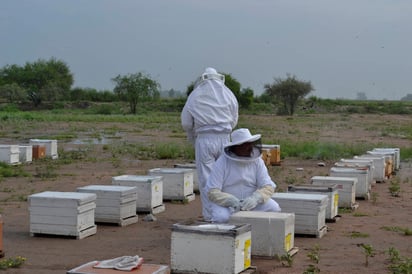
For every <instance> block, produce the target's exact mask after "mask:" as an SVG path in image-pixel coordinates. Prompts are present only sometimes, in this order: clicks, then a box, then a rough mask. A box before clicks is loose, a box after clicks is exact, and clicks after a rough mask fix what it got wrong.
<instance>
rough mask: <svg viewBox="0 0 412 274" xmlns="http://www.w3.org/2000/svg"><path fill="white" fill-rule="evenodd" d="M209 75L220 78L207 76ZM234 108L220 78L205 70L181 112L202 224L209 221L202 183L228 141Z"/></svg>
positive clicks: (234, 101)
mask: <svg viewBox="0 0 412 274" xmlns="http://www.w3.org/2000/svg"><path fill="white" fill-rule="evenodd" d="M210 75H211V76H221V77H222V78H220V79H219V78H218V77H207V76H210ZM203 76H205V77H203ZM238 108H239V106H238V102H237V99H236V97H235V96H234V94H233V93H232V91H231V90H230V89H229V88H227V87H226V86H225V84H224V80H223V75H220V74H218V73H217V72H216V70H215V69H212V68H207V69H206V70H205V73H204V74H203V75H202V77H201V81H200V82H199V83H198V85H197V86H196V88H195V89H194V90H193V91H192V93H191V94H190V95H189V97H188V99H187V101H186V104H185V106H184V107H183V110H182V113H181V122H182V127H183V129H184V130H185V131H186V134H187V137H188V140H189V141H190V142H192V143H194V145H195V158H196V159H195V160H196V169H197V174H198V180H199V191H200V198H201V201H202V215H203V218H204V220H206V221H209V220H210V214H209V213H208V212H207V208H208V203H209V199H208V197H207V192H206V191H205V186H206V180H207V177H208V176H209V173H210V170H211V167H212V165H213V163H214V162H215V161H216V160H217V158H218V157H219V156H220V154H221V153H222V151H223V147H224V145H225V144H227V143H228V142H229V141H230V133H231V132H232V129H233V128H234V127H235V126H236V124H237V121H238Z"/></svg>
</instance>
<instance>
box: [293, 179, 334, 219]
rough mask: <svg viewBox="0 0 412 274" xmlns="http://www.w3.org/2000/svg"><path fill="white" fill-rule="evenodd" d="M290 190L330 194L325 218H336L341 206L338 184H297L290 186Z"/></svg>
mask: <svg viewBox="0 0 412 274" xmlns="http://www.w3.org/2000/svg"><path fill="white" fill-rule="evenodd" d="M288 192H293V193H307V194H323V195H327V196H328V203H327V206H326V212H325V218H326V220H334V219H335V218H336V216H337V215H338V207H339V192H338V187H337V185H330V186H317V185H297V186H288Z"/></svg>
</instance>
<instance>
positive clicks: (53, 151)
mask: <svg viewBox="0 0 412 274" xmlns="http://www.w3.org/2000/svg"><path fill="white" fill-rule="evenodd" d="M29 144H30V145H32V146H34V145H40V146H45V147H46V157H51V158H52V159H57V158H58V157H59V156H58V153H57V140H47V139H30V141H29Z"/></svg>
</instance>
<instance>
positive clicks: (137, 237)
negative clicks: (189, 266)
mask: <svg viewBox="0 0 412 274" xmlns="http://www.w3.org/2000/svg"><path fill="white" fill-rule="evenodd" d="M405 117H406V118H405ZM352 118H353V119H356V120H357V121H358V120H359V119H364V120H365V119H371V121H376V120H377V119H379V120H380V121H385V120H386V121H389V120H393V119H397V118H396V117H394V116H388V117H386V116H384V117H382V116H379V117H377V116H367V117H365V116H361V117H359V116H357V117H352ZM399 119H406V121H404V122H405V123H409V124H412V123H411V121H412V118H411V117H410V116H401V117H399ZM278 123H279V122H278ZM67 126H68V125H62V124H56V125H52V124H48V125H47V126H45V127H44V128H43V129H42V130H44V131H45V132H50V133H53V134H56V132H58V131H59V130H63V129H64V128H66V127H67ZM111 126H112V125H111ZM94 127H98V126H96V125H94ZM101 127H102V128H103V127H107V125H104V126H101ZM118 127H119V128H120V129H121V127H122V126H121V125H118ZM278 128H279V131H282V130H286V129H285V128H287V122H286V124H285V125H283V124H280V123H279V124H278ZM327 129H328V130H327ZM3 130H10V129H5V128H3ZM37 130H38V128H37ZM300 131H301V132H308V131H313V128H311V129H307V130H305V129H302V128H300ZM39 134H40V133H39V132H36V129H28V132H27V134H26V136H33V137H36V136H38V135H39ZM42 134H43V135H44V132H42ZM135 134H137V135H139V136H129V138H128V141H130V142H133V141H146V140H149V139H153V138H154V139H156V138H158V139H162V138H166V137H164V134H156V135H153V134H152V135H150V134H149V135H147V134H146V135H144V134H142V133H141V132H140V133H135ZM153 136H156V137H153ZM162 136H163V137H162ZM123 138H124V137H123ZM319 139H321V140H328V141H330V140H334V141H336V140H342V142H343V141H348V140H353V142H358V141H359V140H370V141H371V142H372V141H373V140H381V141H384V142H385V143H392V144H394V146H396V145H397V146H405V145H408V144H409V146H410V144H411V143H410V141H408V140H405V139H404V138H398V137H396V136H395V137H394V136H388V135H385V136H383V137H382V135H379V136H376V135H374V134H372V133H371V132H370V131H365V129H364V128H362V127H361V126H359V127H355V126H353V127H352V128H351V129H347V128H346V129H345V130H342V131H340V130H339V129H336V128H330V127H325V130H324V133H323V135H322V136H320V137H319ZM1 140H2V141H3V143H12V142H13V139H12V138H2V139H1ZM152 141H153V140H152ZM82 146H83V145H75V144H72V143H59V149H63V150H66V151H70V150H78V149H79V147H82ZM87 148H88V149H89V150H88V152H87V153H88V157H89V158H90V157H93V158H95V159H96V160H95V161H90V160H88V161H82V160H81V159H80V160H79V161H76V162H73V163H70V164H64V165H59V167H58V171H57V172H58V176H57V177H55V178H44V176H43V178H40V177H36V176H30V177H18V178H3V179H2V180H1V181H0V201H1V203H0V206H1V209H2V213H1V214H2V217H3V222H4V224H3V251H4V252H5V254H6V258H10V257H15V256H23V257H25V258H27V261H26V262H25V263H24V264H23V265H22V266H21V267H20V268H16V269H8V270H6V271H5V272H6V273H13V274H15V273H22V274H23V273H42V274H49V273H66V271H67V270H69V269H72V268H74V267H76V266H78V265H81V264H84V263H86V262H89V261H93V260H104V259H109V258H114V257H118V256H123V255H136V254H137V255H139V256H142V257H143V258H144V260H145V262H147V263H154V264H165V265H169V264H170V236H171V230H170V227H171V225H172V224H174V223H177V222H182V221H185V220H188V219H197V218H198V217H199V216H200V212H201V210H200V199H199V197H198V196H197V197H196V199H195V200H194V201H191V202H189V203H187V204H184V203H171V202H165V206H166V210H165V211H164V212H161V213H159V214H156V215H155V216H156V218H157V220H156V221H154V222H146V221H143V218H144V215H139V221H138V222H137V223H136V224H132V225H129V226H124V227H120V226H117V225H107V224H98V226H97V233H96V234H95V235H92V236H90V237H87V238H84V239H81V240H76V239H73V238H67V237H60V236H57V237H56V236H41V237H32V236H30V233H29V211H28V203H27V200H26V199H25V197H27V195H29V194H32V193H38V192H41V191H45V190H54V191H76V188H77V187H79V186H85V185H90V184H107V185H109V184H111V178H112V177H113V176H117V175H120V174H146V172H147V170H148V169H151V168H156V167H173V164H175V163H176V162H175V161H173V160H135V159H127V158H121V160H120V162H115V163H114V162H113V161H108V160H107V159H111V157H112V156H111V155H110V154H109V153H108V151H107V150H105V149H103V145H101V144H96V145H87ZM318 162H319V161H315V160H300V159H293V158H287V159H283V161H282V163H281V165H280V166H270V167H269V171H270V174H271V175H272V177H273V179H274V180H275V181H276V182H277V183H278V187H279V189H282V190H285V188H286V187H287V182H288V181H290V180H291V178H292V179H293V180H294V181H295V182H296V183H305V182H306V183H307V182H309V178H310V177H311V176H315V175H326V174H327V173H328V170H329V168H330V167H331V166H332V165H333V163H334V162H333V161H330V162H325V164H326V165H325V166H324V167H321V166H318V164H317V163H318ZM297 168H303V171H298V170H297ZM24 169H25V170H26V171H27V172H29V173H30V174H34V175H36V174H37V175H39V174H40V173H47V170H49V171H50V172H53V170H54V169H52V168H51V167H50V163H47V162H41V163H40V162H36V161H35V162H33V163H32V164H29V165H27V166H24ZM393 178H398V179H399V181H400V186H401V193H400V196H399V197H393V196H392V195H391V193H390V192H389V185H390V180H391V179H389V180H387V181H386V182H385V183H379V184H375V185H374V186H373V188H372V195H371V196H372V197H374V198H373V199H370V200H358V201H357V202H358V203H359V207H358V208H357V209H356V210H354V211H353V212H342V213H340V215H341V218H340V219H339V220H338V221H337V222H335V223H327V226H328V231H327V233H326V235H325V236H323V237H322V238H316V237H295V239H294V240H295V247H297V248H298V249H299V251H298V252H297V253H296V254H295V255H294V256H293V258H292V261H293V263H292V266H287V265H286V262H285V261H280V260H278V259H257V258H253V259H252V265H253V266H256V267H257V271H258V272H259V273H304V272H305V271H306V270H308V269H309V266H310V265H314V266H316V267H317V268H318V269H319V270H320V273H361V272H363V273H391V272H390V271H389V269H388V267H389V265H390V262H389V255H388V253H387V251H388V250H389V248H391V247H393V248H395V249H396V250H398V251H399V253H400V254H401V256H404V257H406V258H409V260H410V258H411V257H412V238H411V236H405V235H404V234H402V233H401V232H397V231H393V230H392V231H391V230H388V229H384V228H408V229H409V230H410V229H412V181H411V178H412V164H411V162H404V163H401V168H400V170H399V171H398V172H397V173H396V174H394V175H393V177H392V179H393ZM356 233H360V234H364V236H365V237H363V238H359V237H351V236H353V235H354V234H356ZM362 243H364V244H370V245H371V246H373V249H374V251H375V253H376V254H375V255H374V256H373V257H371V258H369V265H368V266H365V256H364V253H363V249H362V248H361V247H360V246H359V244H362ZM315 247H319V248H320V251H319V262H318V263H315V262H314V261H313V260H311V259H310V258H309V257H308V255H309V254H311V253H313V250H314V248H315Z"/></svg>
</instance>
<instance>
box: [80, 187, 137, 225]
mask: <svg viewBox="0 0 412 274" xmlns="http://www.w3.org/2000/svg"><path fill="white" fill-rule="evenodd" d="M77 192H82V193H94V194H96V196H97V198H96V209H95V221H96V222H102V223H117V224H119V225H120V226H125V225H129V224H133V223H136V222H137V220H138V216H137V215H136V200H137V189H136V188H135V187H128V186H110V185H88V186H84V187H79V188H77Z"/></svg>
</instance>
